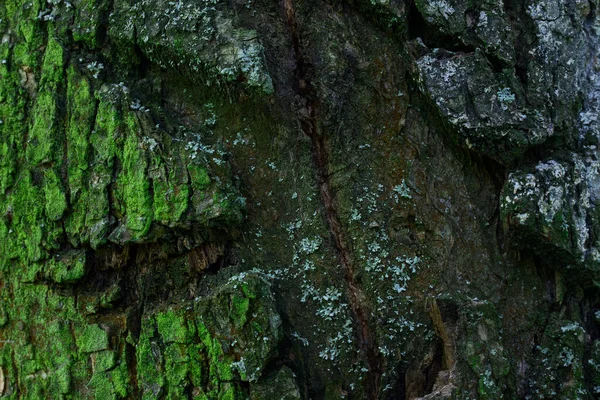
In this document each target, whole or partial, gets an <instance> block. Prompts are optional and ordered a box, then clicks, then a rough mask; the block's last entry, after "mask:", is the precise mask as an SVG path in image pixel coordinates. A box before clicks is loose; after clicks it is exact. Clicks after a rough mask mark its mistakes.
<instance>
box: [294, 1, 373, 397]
mask: <svg viewBox="0 0 600 400" xmlns="http://www.w3.org/2000/svg"><path fill="white" fill-rule="evenodd" d="M283 6H284V9H285V13H286V18H287V25H288V29H289V30H290V35H291V41H292V46H293V50H294V58H295V61H296V69H295V79H296V81H295V82H296V88H295V89H296V92H297V94H298V97H299V101H298V104H297V113H298V119H299V122H300V127H301V129H302V132H303V133H304V134H305V135H306V136H307V137H308V138H310V140H311V143H312V153H313V154H312V157H313V162H314V166H315V170H316V171H315V172H316V175H317V183H318V186H319V192H320V194H321V200H322V203H323V207H324V212H325V218H326V220H327V225H328V228H329V233H330V234H331V236H332V239H333V242H334V245H335V248H336V250H337V252H338V257H339V262H340V264H341V266H342V268H343V272H344V279H345V282H346V291H347V294H348V300H349V302H350V307H351V310H352V314H353V318H354V320H355V321H356V322H357V323H358V329H357V336H358V345H359V349H360V351H361V353H362V355H363V357H365V359H366V362H367V364H368V369H369V371H368V372H367V377H366V380H365V389H366V392H367V395H368V397H369V399H377V398H378V395H379V387H380V381H381V374H382V363H383V359H382V356H381V354H380V353H379V350H378V347H377V344H376V338H375V335H374V333H373V332H372V329H371V327H370V326H369V316H368V308H367V307H366V305H365V304H363V300H362V299H363V298H364V297H365V296H363V295H362V291H361V288H360V287H359V285H358V283H357V282H356V279H355V275H356V267H355V265H354V262H353V260H352V255H351V251H350V250H349V247H348V243H347V240H346V238H345V234H344V231H343V229H342V224H341V221H340V217H339V213H338V210H337V205H336V200H335V193H334V191H333V189H332V186H331V179H330V178H331V174H329V154H328V150H327V144H326V139H325V137H324V135H323V134H322V133H321V132H319V128H318V113H317V110H318V108H319V98H318V95H317V94H316V91H315V89H314V87H313V86H312V83H311V75H312V65H311V63H310V61H309V60H308V59H307V57H306V56H305V54H304V51H303V48H302V44H301V38H300V34H299V29H298V23H297V20H296V14H295V8H294V2H293V0H283Z"/></svg>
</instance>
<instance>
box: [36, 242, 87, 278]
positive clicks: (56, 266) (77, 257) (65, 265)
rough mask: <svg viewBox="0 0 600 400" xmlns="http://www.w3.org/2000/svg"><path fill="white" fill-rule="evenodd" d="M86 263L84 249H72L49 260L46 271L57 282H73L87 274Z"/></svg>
mask: <svg viewBox="0 0 600 400" xmlns="http://www.w3.org/2000/svg"><path fill="white" fill-rule="evenodd" d="M85 263H86V255H85V251H84V250H71V251H68V252H66V253H63V254H61V255H57V256H56V257H53V258H51V259H50V260H48V262H47V263H46V266H45V267H44V271H45V275H46V276H47V277H48V278H50V279H52V280H54V281H55V282H58V283H61V282H72V281H76V280H78V279H80V278H82V277H83V276H84V275H85Z"/></svg>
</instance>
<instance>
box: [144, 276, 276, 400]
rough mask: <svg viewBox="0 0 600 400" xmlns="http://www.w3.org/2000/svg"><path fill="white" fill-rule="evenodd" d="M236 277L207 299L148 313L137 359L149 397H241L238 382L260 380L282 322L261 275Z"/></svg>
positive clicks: (274, 345) (161, 308)
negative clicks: (189, 394)
mask: <svg viewBox="0 0 600 400" xmlns="http://www.w3.org/2000/svg"><path fill="white" fill-rule="evenodd" d="M235 278H236V279H234V280H230V282H229V283H227V284H225V285H223V286H220V287H219V288H218V289H216V291H215V292H214V293H213V294H211V295H209V296H208V297H204V298H198V299H196V300H194V301H192V302H189V303H184V304H181V305H177V306H169V307H166V306H163V307H160V308H158V309H155V310H153V311H151V312H149V313H148V314H147V315H145V316H144V317H143V319H142V331H141V333H140V338H139V341H138V344H137V352H136V358H137V365H138V382H139V384H140V387H141V389H142V392H143V397H144V398H147V399H156V398H159V397H161V396H166V398H173V399H175V398H177V397H178V396H181V395H182V393H183V391H184V390H185V389H186V388H191V391H192V393H193V397H194V398H199V399H204V398H206V399H217V398H231V399H242V398H244V396H245V395H244V390H242V386H241V385H240V384H239V382H240V381H246V382H247V381H250V382H254V381H256V380H258V379H259V377H260V376H261V374H262V370H263V368H264V365H265V364H266V362H267V361H268V360H269V359H270V358H271V357H272V356H273V355H274V351H275V349H276V347H277V343H278V341H279V338H280V332H279V324H280V323H281V322H280V320H279V319H278V315H277V314H276V311H275V309H274V303H273V299H272V295H271V294H270V289H269V284H268V282H267V281H265V280H264V278H263V277H262V276H261V275H259V274H256V273H249V274H242V275H240V276H236V277H235ZM209 310H211V311H209ZM225 316H229V317H225ZM246 321H248V323H246ZM249 321H252V323H249ZM257 338H259V339H260V340H257Z"/></svg>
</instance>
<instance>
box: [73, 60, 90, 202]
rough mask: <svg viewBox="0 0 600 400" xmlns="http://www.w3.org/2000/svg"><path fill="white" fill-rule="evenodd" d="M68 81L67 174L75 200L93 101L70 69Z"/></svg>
mask: <svg viewBox="0 0 600 400" xmlns="http://www.w3.org/2000/svg"><path fill="white" fill-rule="evenodd" d="M67 77H68V86H67V102H68V125H67V131H66V138H67V160H68V168H67V170H68V179H69V187H70V189H71V196H74V195H76V194H77V193H78V192H80V191H81V190H82V188H83V187H84V184H85V173H86V171H87V169H88V165H89V156H90V154H89V153H90V140H89V138H90V134H91V132H92V128H93V126H94V112H95V108H96V100H95V99H94V97H93V96H92V93H91V88H90V84H89V82H88V80H87V79H86V78H84V77H82V76H79V75H78V73H77V72H76V71H75V69H74V68H73V67H71V68H69V70H68V74H67Z"/></svg>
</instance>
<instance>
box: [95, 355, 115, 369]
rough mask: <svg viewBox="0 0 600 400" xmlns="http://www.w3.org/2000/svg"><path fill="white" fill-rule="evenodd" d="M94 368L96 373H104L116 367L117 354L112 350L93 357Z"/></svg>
mask: <svg viewBox="0 0 600 400" xmlns="http://www.w3.org/2000/svg"><path fill="white" fill-rule="evenodd" d="M91 357H92V367H93V369H94V371H97V372H104V371H107V370H109V369H111V368H112V367H114V366H115V365H116V357H115V352H114V351H110V350H102V351H99V352H97V353H94V354H92V355H91Z"/></svg>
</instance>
